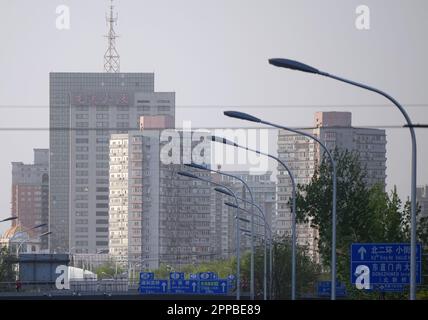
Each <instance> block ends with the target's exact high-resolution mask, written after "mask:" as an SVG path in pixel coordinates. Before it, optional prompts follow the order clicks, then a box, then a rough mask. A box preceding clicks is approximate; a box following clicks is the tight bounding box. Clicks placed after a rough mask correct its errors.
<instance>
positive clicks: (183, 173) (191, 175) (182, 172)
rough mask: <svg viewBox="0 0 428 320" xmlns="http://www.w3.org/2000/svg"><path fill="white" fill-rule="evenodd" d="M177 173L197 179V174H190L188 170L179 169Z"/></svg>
mask: <svg viewBox="0 0 428 320" xmlns="http://www.w3.org/2000/svg"><path fill="white" fill-rule="evenodd" d="M177 174H179V175H180V176H183V177H188V178H192V179H198V177H197V176H195V175H194V174H191V173H190V172H186V171H179V172H177Z"/></svg>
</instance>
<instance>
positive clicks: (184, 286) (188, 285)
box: [169, 279, 199, 294]
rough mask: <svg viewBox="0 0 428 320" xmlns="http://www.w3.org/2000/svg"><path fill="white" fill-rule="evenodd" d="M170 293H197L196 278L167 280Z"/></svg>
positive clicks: (197, 283)
mask: <svg viewBox="0 0 428 320" xmlns="http://www.w3.org/2000/svg"><path fill="white" fill-rule="evenodd" d="M169 292H170V293H194V294H196V293H199V281H198V280H184V279H181V280H172V279H171V280H170V281H169Z"/></svg>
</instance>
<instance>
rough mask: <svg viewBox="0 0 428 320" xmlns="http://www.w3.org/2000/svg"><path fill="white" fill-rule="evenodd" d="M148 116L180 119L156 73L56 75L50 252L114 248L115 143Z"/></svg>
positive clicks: (52, 76) (53, 80) (52, 101)
mask: <svg viewBox="0 0 428 320" xmlns="http://www.w3.org/2000/svg"><path fill="white" fill-rule="evenodd" d="M142 115H169V116H171V117H173V118H174V116H175V94H174V93H173V92H155V91H154V74H152V73H119V72H118V73H51V74H50V152H51V153H50V190H51V192H50V215H49V216H50V219H49V224H50V230H51V231H52V235H51V237H50V250H51V251H55V252H68V251H71V252H73V253H97V252H104V251H105V250H107V249H108V241H109V239H108V235H109V233H108V223H109V222H108V219H109V213H108V205H109V200H108V199H109V139H110V135H111V134H112V133H122V134H127V133H128V132H130V131H132V130H136V131H138V130H139V118H140V116H142Z"/></svg>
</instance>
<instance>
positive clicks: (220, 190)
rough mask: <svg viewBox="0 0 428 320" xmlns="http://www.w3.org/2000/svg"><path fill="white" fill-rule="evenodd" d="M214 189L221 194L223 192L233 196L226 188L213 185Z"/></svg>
mask: <svg viewBox="0 0 428 320" xmlns="http://www.w3.org/2000/svg"><path fill="white" fill-rule="evenodd" d="M214 190H215V191H217V192H220V193H223V194H225V195H227V196H231V197H233V194H231V193H230V192H229V191H228V190H226V189H224V188H219V187H215V188H214Z"/></svg>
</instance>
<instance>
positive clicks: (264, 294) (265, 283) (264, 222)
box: [214, 188, 272, 300]
mask: <svg viewBox="0 0 428 320" xmlns="http://www.w3.org/2000/svg"><path fill="white" fill-rule="evenodd" d="M214 190H216V191H218V192H221V193H224V194H227V195H229V192H228V191H227V190H223V189H221V188H214ZM237 198H238V200H240V201H242V202H246V203H249V204H250V205H251V203H250V202H249V201H246V200H244V199H241V198H239V197H237ZM224 204H225V205H227V206H229V207H232V208H238V209H239V210H242V211H244V212H247V213H249V214H250V215H251V214H252V212H250V211H249V210H246V209H244V208H241V207H237V206H236V205H235V204H233V203H230V202H225V203H224ZM254 206H256V207H257V209H258V210H259V211H260V216H258V217H261V218H262V219H263V227H264V240H265V241H264V253H263V299H264V300H267V230H268V227H269V226H268V225H267V222H266V217H265V215H264V214H263V211H262V210H261V208H260V207H259V206H257V205H256V204H254ZM241 220H242V218H241ZM247 222H250V221H248V220H247ZM257 225H259V224H257ZM269 230H270V228H269ZM251 236H252V237H255V235H254V234H252V235H251ZM270 237H271V239H272V230H270ZM270 278H272V277H270Z"/></svg>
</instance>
